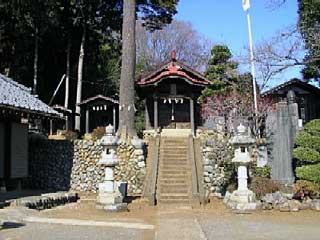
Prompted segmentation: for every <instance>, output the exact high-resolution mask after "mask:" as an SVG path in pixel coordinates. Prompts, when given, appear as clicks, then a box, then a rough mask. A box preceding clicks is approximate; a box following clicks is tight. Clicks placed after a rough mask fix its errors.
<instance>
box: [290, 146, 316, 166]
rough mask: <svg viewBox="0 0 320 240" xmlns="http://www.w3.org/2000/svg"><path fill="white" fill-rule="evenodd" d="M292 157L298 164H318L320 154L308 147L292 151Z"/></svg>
mask: <svg viewBox="0 0 320 240" xmlns="http://www.w3.org/2000/svg"><path fill="white" fill-rule="evenodd" d="M293 157H294V158H296V159H298V160H299V161H300V162H310V163H314V162H319V161H320V153H319V152H318V151H316V150H314V149H312V148H309V147H297V148H295V149H294V150H293Z"/></svg>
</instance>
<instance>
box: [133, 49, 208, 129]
mask: <svg viewBox="0 0 320 240" xmlns="http://www.w3.org/2000/svg"><path fill="white" fill-rule="evenodd" d="M209 84H210V81H209V80H208V79H206V78H205V77H204V76H203V75H202V74H201V73H199V72H197V71H196V70H194V69H192V68H191V67H189V66H187V65H185V64H184V63H182V62H180V61H178V60H177V59H176V53H175V52H174V51H173V52H172V53H171V60H170V61H167V62H165V63H164V64H162V65H161V66H159V67H158V68H156V69H155V70H153V71H151V72H148V73H146V74H145V75H143V76H141V77H140V78H139V79H138V80H137V81H136V88H137V92H138V94H139V95H140V96H141V97H142V98H144V99H145V118H146V119H145V121H146V130H150V129H155V130H157V129H158V128H160V129H163V128H176V129H191V131H192V133H195V129H196V128H197V127H198V126H201V125H202V118H201V109H200V105H199V104H198V103H197V99H198V97H199V96H200V94H201V91H202V90H203V89H204V88H205V87H206V86H207V85H209Z"/></svg>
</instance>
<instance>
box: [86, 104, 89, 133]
mask: <svg viewBox="0 0 320 240" xmlns="http://www.w3.org/2000/svg"><path fill="white" fill-rule="evenodd" d="M86 133H89V108H88V107H87V108H86Z"/></svg>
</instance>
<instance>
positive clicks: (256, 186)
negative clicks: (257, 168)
mask: <svg viewBox="0 0 320 240" xmlns="http://www.w3.org/2000/svg"><path fill="white" fill-rule="evenodd" d="M250 189H251V190H252V191H253V192H254V193H255V194H256V197H257V199H261V198H262V197H263V196H265V195H266V194H267V193H273V192H276V191H279V189H280V184H279V183H278V182H276V181H273V180H271V179H269V178H266V177H253V178H252V179H251V183H250Z"/></svg>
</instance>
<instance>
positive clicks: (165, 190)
mask: <svg viewBox="0 0 320 240" xmlns="http://www.w3.org/2000/svg"><path fill="white" fill-rule="evenodd" d="M159 192H160V195H161V194H166V193H185V194H188V192H189V191H188V189H175V188H173V189H171V188H165V189H160V191H159Z"/></svg>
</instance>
